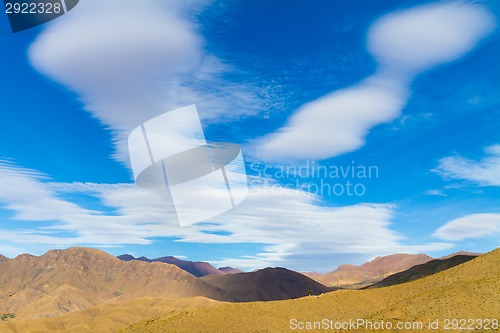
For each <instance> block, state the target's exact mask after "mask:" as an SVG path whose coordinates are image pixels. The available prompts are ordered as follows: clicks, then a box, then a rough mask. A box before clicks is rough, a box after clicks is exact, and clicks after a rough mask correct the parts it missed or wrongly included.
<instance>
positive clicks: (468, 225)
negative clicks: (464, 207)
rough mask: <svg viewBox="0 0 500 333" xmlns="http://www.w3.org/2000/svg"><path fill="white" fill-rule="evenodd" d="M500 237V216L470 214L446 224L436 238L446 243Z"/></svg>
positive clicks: (437, 231)
mask: <svg viewBox="0 0 500 333" xmlns="http://www.w3.org/2000/svg"><path fill="white" fill-rule="evenodd" d="M496 235H500V214H487V213H485V214H470V215H466V216H463V217H460V218H457V219H455V220H452V221H450V222H448V223H446V224H445V225H444V226H442V227H440V228H439V229H437V230H436V232H435V233H434V236H436V237H439V238H441V239H443V240H446V241H461V240H464V239H467V238H482V237H488V236H496Z"/></svg>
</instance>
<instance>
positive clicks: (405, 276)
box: [365, 255, 477, 289]
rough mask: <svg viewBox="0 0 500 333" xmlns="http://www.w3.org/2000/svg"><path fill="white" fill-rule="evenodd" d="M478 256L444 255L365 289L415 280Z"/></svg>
mask: <svg viewBox="0 0 500 333" xmlns="http://www.w3.org/2000/svg"><path fill="white" fill-rule="evenodd" d="M476 257H477V255H454V256H452V257H449V256H446V257H444V258H445V259H435V260H431V261H429V262H426V263H425V264H421V265H416V266H413V267H411V268H409V269H407V270H406V271H403V272H399V273H396V274H393V275H390V276H388V277H386V278H385V279H383V280H381V281H379V282H377V283H374V284H372V285H371V286H368V287H366V288H365V289H371V288H380V287H387V286H392V285H395V284H400V283H405V282H410V281H415V280H418V279H421V278H424V277H426V276H429V275H432V274H436V273H439V272H441V271H444V270H447V269H449V268H451V267H455V266H457V265H460V264H463V263H464V262H467V261H469V260H471V259H474V258H476Z"/></svg>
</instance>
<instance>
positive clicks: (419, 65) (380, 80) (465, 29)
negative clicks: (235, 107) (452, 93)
mask: <svg viewBox="0 0 500 333" xmlns="http://www.w3.org/2000/svg"><path fill="white" fill-rule="evenodd" d="M494 26H495V23H494V19H493V16H492V15H491V14H490V13H489V12H488V11H487V10H486V9H484V8H483V7H481V6H478V5H472V4H466V3H462V2H458V3H442V4H430V5H423V6H420V7H416V8H412V9H407V10H404V11H398V12H395V13H392V14H389V15H386V16H384V17H382V18H381V19H379V20H378V21H376V22H375V23H374V24H373V25H372V27H371V28H370V30H369V32H368V40H367V47H368V50H369V51H370V52H371V53H372V55H373V56H374V57H375V58H376V60H377V61H378V64H379V69H378V72H377V73H375V74H374V75H373V76H371V77H370V78H368V79H366V80H364V81H363V82H361V83H359V84H357V85H354V86H352V87H349V88H346V89H342V90H339V91H336V92H333V93H330V94H328V95H326V96H324V97H321V98H319V99H317V100H315V101H312V102H310V103H307V104H305V105H304V106H302V107H300V108H299V109H298V110H297V111H296V113H295V114H293V115H292V116H291V118H290V119H289V120H288V122H287V123H286V124H285V126H284V127H282V128H280V129H279V130H278V131H277V132H275V133H272V134H270V135H268V136H266V137H264V138H263V139H261V140H258V141H257V142H256V144H255V145H256V147H255V148H254V150H255V152H254V154H256V155H257V156H261V157H263V158H266V159H271V160H272V159H277V160H279V159H283V160H287V159H325V158H329V157H333V156H337V155H340V154H343V153H346V152H350V151H354V150H356V149H358V148H360V147H361V146H363V145H364V143H365V137H366V135H367V134H368V132H369V130H370V129H372V128H373V127H374V126H376V125H378V124H382V123H387V122H390V121H393V120H394V119H396V118H397V117H399V116H400V114H401V110H402V109H403V107H404V105H405V104H406V100H407V96H408V93H407V86H408V84H409V83H410V82H411V80H412V79H413V77H414V76H415V75H417V74H418V73H419V72H421V71H423V70H426V69H429V68H431V67H433V66H436V65H439V64H442V63H446V62H449V61H452V60H455V59H458V58H460V57H462V56H463V55H465V54H466V53H467V52H469V51H471V50H472V49H473V48H474V47H475V46H476V45H477V44H478V43H479V42H480V41H481V40H482V39H483V38H484V37H485V36H487V35H488V34H489V33H490V32H491V31H492V30H493V28H494Z"/></svg>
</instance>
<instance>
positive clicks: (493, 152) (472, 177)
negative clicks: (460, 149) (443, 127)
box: [433, 145, 500, 186]
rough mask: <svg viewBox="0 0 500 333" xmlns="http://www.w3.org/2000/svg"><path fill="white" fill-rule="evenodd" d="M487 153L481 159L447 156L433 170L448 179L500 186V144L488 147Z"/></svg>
mask: <svg viewBox="0 0 500 333" xmlns="http://www.w3.org/2000/svg"><path fill="white" fill-rule="evenodd" d="M485 153H486V157H484V158H483V159H481V160H472V159H468V158H465V157H462V156H450V157H445V158H443V159H441V160H440V161H439V165H438V166H437V168H435V169H434V170H433V171H434V172H436V173H438V174H440V175H441V176H443V177H444V178H446V179H460V180H466V181H470V182H472V183H474V184H477V185H481V186H500V145H493V146H490V147H487V148H486V149H485Z"/></svg>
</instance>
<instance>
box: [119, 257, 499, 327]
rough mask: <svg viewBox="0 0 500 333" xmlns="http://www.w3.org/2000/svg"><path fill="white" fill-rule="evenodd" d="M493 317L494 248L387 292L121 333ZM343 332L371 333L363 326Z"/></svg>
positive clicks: (188, 316)
mask: <svg viewBox="0 0 500 333" xmlns="http://www.w3.org/2000/svg"><path fill="white" fill-rule="evenodd" d="M499 314H500V249H497V250H495V251H493V252H491V253H488V254H485V255H483V256H480V257H477V258H475V259H473V260H470V261H468V262H466V263H464V264H462V265H458V266H456V267H453V268H450V269H448V270H446V271H443V272H440V273H437V274H433V275H431V276H428V277H425V278H422V279H419V280H416V281H413V282H409V283H403V284H399V285H395V286H391V287H385V288H379V289H369V290H341V291H335V292H331V293H328V294H324V295H321V296H311V297H304V298H300V299H294V300H287V301H274V302H254V303H236V304H235V303H230V304H228V303H221V304H218V305H215V306H212V307H208V308H203V309H197V310H191V311H182V312H175V313H172V314H166V315H164V316H163V317H157V318H154V319H148V320H145V321H142V322H139V323H136V324H134V325H131V326H130V327H129V328H127V329H124V330H122V331H121V332H123V333H125V332H127V333H132V332H133V333H145V332H156V333H159V332H289V331H290V329H291V328H292V326H291V324H298V323H304V325H306V322H312V323H313V322H318V321H322V320H323V319H325V318H326V319H327V320H333V321H334V322H348V321H349V320H357V319H360V320H366V322H371V323H372V324H373V323H374V322H380V321H382V320H384V321H385V322H388V321H389V322H391V323H393V324H394V325H396V324H397V322H403V323H406V322H409V323H410V324H407V325H419V324H418V323H420V322H421V323H422V325H424V326H423V328H419V327H416V329H410V328H406V329H402V330H394V329H379V330H376V332H409V333H411V332H419V333H421V332H432V330H430V329H429V328H428V327H427V326H426V325H428V322H429V320H431V321H433V322H435V321H436V320H439V322H438V324H439V325H440V326H439V330H436V331H435V332H444V331H446V332H460V331H461V330H460V329H459V328H456V329H453V328H452V327H450V329H449V330H444V325H445V320H446V319H455V318H456V319H460V318H467V319H473V320H476V319H482V320H483V323H484V322H486V321H485V320H486V319H495V320H498V319H499V318H498V317H499ZM490 322H491V321H490ZM412 323H417V324H412ZM468 324H469V323H468ZM495 327H498V326H492V325H491V324H490V326H489V328H490V329H489V330H487V329H484V328H483V329H477V330H476V331H475V332H499V331H500V330H499V329H498V328H495ZM308 331H312V330H308ZM332 331H335V330H332ZM337 331H338V330H337ZM344 331H346V332H347V331H350V332H373V330H372V329H367V327H357V328H356V329H348V330H342V332H344ZM462 331H463V330H462Z"/></svg>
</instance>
